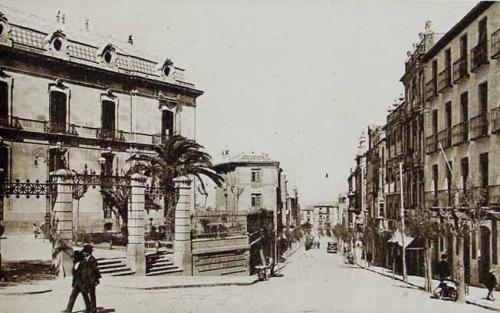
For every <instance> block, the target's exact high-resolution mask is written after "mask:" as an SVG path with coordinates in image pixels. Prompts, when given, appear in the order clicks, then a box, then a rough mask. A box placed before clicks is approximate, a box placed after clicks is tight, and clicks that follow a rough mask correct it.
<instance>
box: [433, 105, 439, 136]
mask: <svg viewBox="0 0 500 313" xmlns="http://www.w3.org/2000/svg"><path fill="white" fill-rule="evenodd" d="M437 132H438V111H437V110H433V111H432V134H434V135H436V134H437Z"/></svg>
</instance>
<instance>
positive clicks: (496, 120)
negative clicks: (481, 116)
mask: <svg viewBox="0 0 500 313" xmlns="http://www.w3.org/2000/svg"><path fill="white" fill-rule="evenodd" d="M499 131H500V107H498V108H494V109H493V110H491V132H492V133H497V132H499Z"/></svg>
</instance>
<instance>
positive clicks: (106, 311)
mask: <svg viewBox="0 0 500 313" xmlns="http://www.w3.org/2000/svg"><path fill="white" fill-rule="evenodd" d="M85 312H86V310H79V311H73V313H85ZM96 312H97V313H111V312H115V309H113V308H109V309H106V308H103V307H97V311H96Z"/></svg>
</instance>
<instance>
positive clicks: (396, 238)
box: [387, 230, 415, 249]
mask: <svg viewBox="0 0 500 313" xmlns="http://www.w3.org/2000/svg"><path fill="white" fill-rule="evenodd" d="M403 236H404V237H403ZM414 239H415V238H413V237H410V236H406V235H403V234H402V233H401V231H399V230H396V231H395V232H394V234H392V237H391V238H390V239H389V240H387V242H392V243H396V244H397V245H398V246H400V247H402V246H403V241H404V247H405V249H406V248H407V247H408V245H409V244H410V243H412V242H413V240H414Z"/></svg>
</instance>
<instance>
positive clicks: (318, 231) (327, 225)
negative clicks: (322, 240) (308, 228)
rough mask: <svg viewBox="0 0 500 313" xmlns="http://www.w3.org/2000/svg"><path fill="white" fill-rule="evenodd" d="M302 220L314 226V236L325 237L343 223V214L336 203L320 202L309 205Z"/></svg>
mask: <svg viewBox="0 0 500 313" xmlns="http://www.w3.org/2000/svg"><path fill="white" fill-rule="evenodd" d="M302 218H303V219H304V222H308V223H310V224H311V225H312V232H313V234H315V235H321V236H325V235H327V234H328V233H330V232H331V230H332V229H333V227H334V226H335V225H337V224H341V223H342V212H341V210H340V208H339V205H338V203H336V202H333V201H325V202H318V203H316V204H313V205H308V206H307V207H306V209H305V211H304V213H303V215H302Z"/></svg>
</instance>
